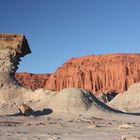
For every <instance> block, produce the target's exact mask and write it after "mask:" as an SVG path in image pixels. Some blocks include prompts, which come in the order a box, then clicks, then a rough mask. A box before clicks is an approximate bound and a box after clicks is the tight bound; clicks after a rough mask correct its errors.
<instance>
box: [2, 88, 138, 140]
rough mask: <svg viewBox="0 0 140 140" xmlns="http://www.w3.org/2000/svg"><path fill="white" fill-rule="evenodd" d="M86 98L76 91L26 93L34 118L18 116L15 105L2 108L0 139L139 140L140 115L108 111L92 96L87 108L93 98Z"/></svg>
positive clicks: (4, 104)
mask: <svg viewBox="0 0 140 140" xmlns="http://www.w3.org/2000/svg"><path fill="white" fill-rule="evenodd" d="M33 94H34V96H33ZM81 95H82V96H81ZM87 95H88V96H87ZM89 95H90V94H89V93H88V92H86V91H85V90H82V92H81V89H76V88H67V89H64V90H62V91H60V93H58V94H56V92H53V91H48V90H43V89H39V90H36V91H31V90H28V91H27V92H26V93H24V97H23V98H24V103H26V104H28V105H30V106H31V107H32V108H33V110H34V112H33V114H31V115H29V116H21V115H20V114H19V111H18V105H17V104H16V103H15V102H13V103H2V104H1V108H2V109H1V116H0V130H1V131H0V139H1V140H29V139H32V140H85V139H88V140H93V139H95V140H138V139H140V133H139V131H140V119H139V113H132V114H127V113H126V114H125V113H121V112H119V111H116V110H113V109H110V108H108V106H106V105H105V106H103V104H102V103H101V104H100V101H99V100H98V99H97V98H94V96H93V98H92V103H91V104H90V105H89V102H87V100H88V99H91V98H90V97H92V96H89ZM62 96H63V98H62ZM86 97H87V99H86ZM117 98H118V97H117ZM83 99H84V100H83ZM16 101H17V100H16ZM130 112H132V111H130Z"/></svg>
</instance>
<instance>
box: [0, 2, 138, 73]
mask: <svg viewBox="0 0 140 140" xmlns="http://www.w3.org/2000/svg"><path fill="white" fill-rule="evenodd" d="M0 32H2V33H22V34H25V36H26V37H27V39H28V42H29V44H30V47H31V50H32V53H31V54H30V55H27V56H25V57H24V58H22V62H21V63H20V67H19V70H18V71H19V72H31V73H51V72H54V71H55V70H56V69H57V68H58V67H60V66H61V65H62V64H63V63H64V62H65V61H66V60H68V59H70V58H71V57H79V56H86V55H96V54H109V53H119V52H122V53H124V52H125V53H139V52H140V0H0Z"/></svg>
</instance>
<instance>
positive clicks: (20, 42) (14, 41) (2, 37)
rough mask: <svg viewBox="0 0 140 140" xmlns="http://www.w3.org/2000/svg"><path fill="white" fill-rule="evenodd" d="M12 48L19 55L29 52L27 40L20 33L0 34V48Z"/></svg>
mask: <svg viewBox="0 0 140 140" xmlns="http://www.w3.org/2000/svg"><path fill="white" fill-rule="evenodd" d="M5 49H9V50H14V51H16V52H17V54H18V55H20V57H23V56H25V55H26V54H29V53H31V50H30V47H29V44H28V41H27V39H26V37H25V36H24V35H22V34H9V33H8V34H0V50H5Z"/></svg>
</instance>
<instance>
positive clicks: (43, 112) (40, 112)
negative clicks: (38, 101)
mask: <svg viewBox="0 0 140 140" xmlns="http://www.w3.org/2000/svg"><path fill="white" fill-rule="evenodd" d="M51 113H53V110H52V109H50V108H45V109H43V110H37V111H32V112H30V113H29V114H27V115H22V114H21V113H20V112H19V113H15V114H11V115H7V116H36V117H37V116H44V115H49V114H51Z"/></svg>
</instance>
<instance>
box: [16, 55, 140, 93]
mask: <svg viewBox="0 0 140 140" xmlns="http://www.w3.org/2000/svg"><path fill="white" fill-rule="evenodd" d="M42 76H43V75H41V77H39V76H38V78H39V79H38V80H37V82H35V81H34V83H33V85H35V86H36V89H37V88H38V87H39V88H41V87H42V88H46V89H51V90H57V91H60V90H62V89H64V88H66V87H78V88H84V89H87V90H89V91H91V92H92V93H94V94H99V93H101V92H105V91H111V90H115V91H116V92H123V91H125V90H127V89H128V87H129V86H130V85H131V84H133V83H136V82H139V81H140V54H110V55H97V56H86V57H80V58H72V59H70V60H68V61H67V62H66V63H64V64H63V65H62V66H61V67H60V68H58V69H57V70H56V72H55V73H53V74H51V75H50V76H49V77H48V75H46V77H47V78H46V80H45V78H44V77H45V75H44V76H43V78H42ZM20 77H22V80H21V81H20ZM32 77H34V76H32ZM32 77H31V79H32ZM24 78H25V79H24ZM17 79H18V80H19V81H20V82H21V83H22V84H23V85H25V87H31V88H32V87H34V86H32V82H31V83H30V82H27V84H26V81H28V79H27V80H26V76H25V77H24V76H22V74H18V78H17ZM23 79H24V80H23ZM31 79H30V81H32V80H31ZM42 79H44V80H45V86H44V81H43V84H41V85H40V83H39V82H38V81H40V80H42ZM22 81H24V82H22ZM28 84H29V85H30V86H27V85H28Z"/></svg>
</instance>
